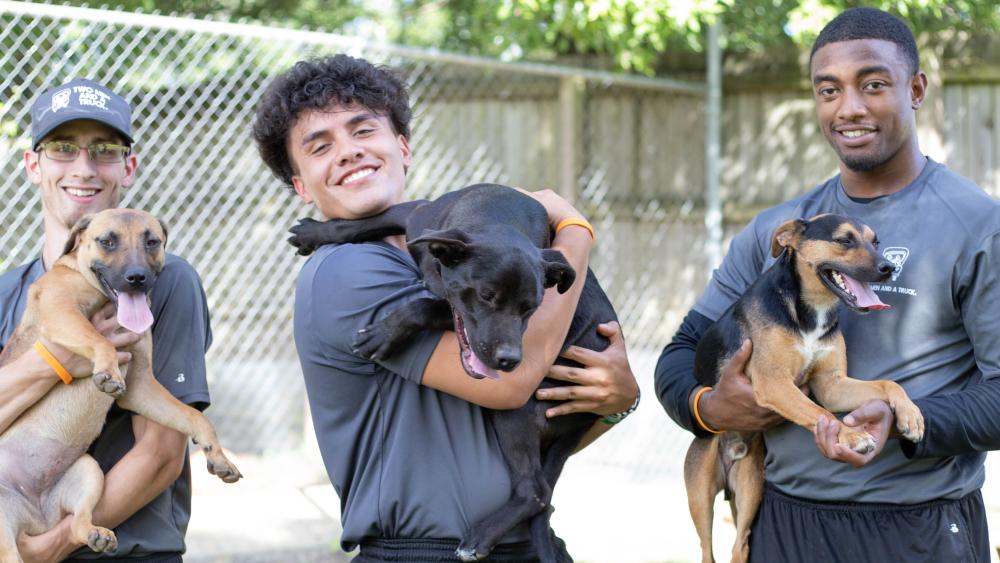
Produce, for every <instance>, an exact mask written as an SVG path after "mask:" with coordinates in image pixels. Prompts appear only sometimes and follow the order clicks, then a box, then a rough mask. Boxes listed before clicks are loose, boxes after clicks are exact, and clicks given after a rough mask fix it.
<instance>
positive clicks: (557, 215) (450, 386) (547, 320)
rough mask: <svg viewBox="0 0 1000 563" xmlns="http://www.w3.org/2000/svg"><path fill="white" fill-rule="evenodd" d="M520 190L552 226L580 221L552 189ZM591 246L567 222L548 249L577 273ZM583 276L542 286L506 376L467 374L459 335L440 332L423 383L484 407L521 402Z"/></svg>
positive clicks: (568, 317) (548, 356) (561, 329)
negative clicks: (560, 286)
mask: <svg viewBox="0 0 1000 563" xmlns="http://www.w3.org/2000/svg"><path fill="white" fill-rule="evenodd" d="M522 191H523V190H522ZM524 193H527V194H528V195H530V196H532V197H534V198H535V199H536V200H537V201H538V202H539V203H541V204H542V205H543V206H544V207H545V210H546V212H547V213H548V217H549V222H550V224H551V225H553V226H555V225H558V224H559V223H561V222H562V221H563V220H565V219H583V215H582V214H581V213H580V212H579V211H577V210H576V209H575V208H574V207H573V206H572V205H570V204H569V202H567V201H566V200H565V199H563V198H562V197H560V196H559V195H558V194H556V193H555V192H552V191H551V190H542V191H539V192H524ZM592 245H593V238H592V237H591V235H590V233H589V231H587V230H586V229H584V228H582V227H578V226H570V227H567V228H563V229H562V230H561V231H559V233H557V234H556V236H555V238H554V240H553V241H552V245H551V248H552V249H554V250H558V251H560V252H562V254H563V255H564V256H565V257H566V259H567V261H568V262H569V264H570V265H571V266H572V267H573V269H574V270H575V271H576V272H586V271H587V264H588V256H589V253H590V248H591V246H592ZM585 278H586V276H583V275H579V274H578V275H577V276H576V280H575V281H574V283H573V285H572V286H571V287H570V289H569V290H568V291H566V292H565V293H562V294H560V293H558V292H557V291H556V289H555V288H549V289H548V290H546V292H545V297H544V298H543V299H542V304H541V306H540V307H539V308H538V310H536V311H535V313H534V314H533V315H532V316H531V319H530V320H529V321H528V328H527V330H526V331H525V333H524V338H523V342H524V351H523V360H522V362H521V364H520V365H519V366H518V367H517V368H516V369H515V370H514V371H512V372H511V373H510V374H507V375H504V376H503V377H501V378H500V379H498V380H476V379H472V378H470V377H469V376H468V374H466V373H465V370H464V369H463V368H462V367H461V362H460V361H459V354H460V351H459V345H458V338H457V335H456V334H455V333H454V332H452V331H444V333H443V334H442V336H441V340H440V341H439V343H438V346H437V348H435V350H434V352H433V354H432V355H431V357H430V360H429V361H428V362H427V366H426V367H425V369H424V374H423V379H422V383H423V384H424V385H427V386H428V387H431V388H434V389H437V390H438V391H443V392H445V393H448V394H450V395H454V396H456V397H459V398H461V399H464V400H466V401H469V402H471V403H475V404H477V405H480V406H483V407H487V408H492V409H511V408H518V407H520V406H522V405H524V403H526V402H527V401H528V399H530V398H531V395H532V393H534V392H535V390H536V389H537V388H538V385H539V383H541V381H542V379H543V378H544V377H545V375H546V374H547V373H548V371H549V368H550V366H552V364H553V363H554V362H555V360H556V358H557V357H558V355H559V353H560V351H561V350H562V347H563V345H564V343H565V339H566V334H567V333H568V332H569V327H570V323H571V322H572V320H573V314H574V312H575V311H576V305H577V302H578V301H579V299H580V293H581V291H582V289H583V284H584V280H585Z"/></svg>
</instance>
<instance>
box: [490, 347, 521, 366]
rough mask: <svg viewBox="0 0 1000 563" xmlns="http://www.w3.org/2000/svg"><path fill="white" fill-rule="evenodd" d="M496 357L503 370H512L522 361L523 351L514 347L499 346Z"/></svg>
mask: <svg viewBox="0 0 1000 563" xmlns="http://www.w3.org/2000/svg"><path fill="white" fill-rule="evenodd" d="M494 358H495V359H496V361H497V367H498V368H500V369H501V370H502V371H511V370H513V369H514V368H516V367H517V366H518V365H519V364H520V363H521V351H520V350H517V349H515V348H513V347H506V346H503V347H498V348H497V350H496V353H495V354H494Z"/></svg>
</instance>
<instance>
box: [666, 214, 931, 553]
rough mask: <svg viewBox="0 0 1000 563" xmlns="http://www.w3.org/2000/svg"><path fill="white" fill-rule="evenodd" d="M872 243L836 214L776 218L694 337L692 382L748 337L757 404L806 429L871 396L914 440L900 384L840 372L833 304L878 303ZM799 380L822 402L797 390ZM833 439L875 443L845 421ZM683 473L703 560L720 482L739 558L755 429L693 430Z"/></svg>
mask: <svg viewBox="0 0 1000 563" xmlns="http://www.w3.org/2000/svg"><path fill="white" fill-rule="evenodd" d="M876 244H877V239H876V236H875V233H874V232H873V231H872V230H871V229H870V228H869V227H867V226H866V225H862V224H860V223H858V222H857V221H854V220H851V219H849V218H847V217H843V216H838V215H819V216H816V217H813V218H812V219H809V220H802V219H798V220H793V221H788V222H786V223H784V224H782V225H781V226H780V227H778V229H777V231H775V233H774V238H773V240H772V243H771V254H772V255H773V256H776V257H778V260H777V262H775V264H774V265H773V266H771V267H770V268H769V269H768V270H767V271H765V272H764V273H763V274H761V276H760V277H759V278H758V279H757V280H756V281H755V282H754V283H753V285H751V286H750V288H749V289H748V290H747V291H746V293H744V294H743V296H742V297H740V299H739V300H737V301H736V303H734V304H733V306H732V307H730V308H729V309H728V310H727V311H726V312H725V313H724V314H723V315H722V317H720V318H719V320H717V321H716V322H715V323H714V324H713V325H712V326H711V327H710V328H709V330H708V331H707V332H706V333H705V335H704V337H702V339H701V340H700V341H699V343H698V349H697V352H696V356H695V371H696V374H697V377H698V380H699V382H700V383H701V384H702V385H709V386H711V385H715V383H716V382H717V381H718V379H719V372H720V369H721V368H722V366H723V365H725V364H726V362H727V361H728V360H729V359H730V358H731V357H732V356H733V354H735V353H736V351H737V350H738V349H739V348H740V346H741V344H742V343H743V341H744V340H745V339H748V338H749V339H750V340H751V342H752V343H753V354H752V356H751V358H750V360H749V362H748V363H747V366H746V374H747V376H748V377H749V378H750V380H751V383H752V384H753V390H754V396H755V398H756V400H757V403H758V404H760V405H761V406H764V407H767V408H769V409H771V410H773V411H775V412H777V413H778V414H780V415H781V416H783V417H785V418H786V419H788V420H790V421H792V422H794V423H796V424H798V425H800V426H803V427H805V428H808V429H809V430H813V429H814V428H815V425H816V422H817V421H818V420H819V419H820V418H821V417H826V418H827V419H830V420H834V416H833V415H832V414H830V411H834V412H848V411H852V410H854V409H855V408H857V407H859V406H860V405H862V404H863V403H865V402H866V401H869V400H871V399H881V400H883V401H886V402H887V403H889V405H891V407H892V408H893V410H894V411H895V413H896V426H897V428H898V429H899V431H900V432H901V433H902V434H903V435H904V436H905V437H907V438H908V439H910V440H919V439H920V438H921V437H922V436H923V432H924V421H923V417H922V416H921V414H920V410H919V409H918V408H917V407H916V405H914V404H913V402H912V401H910V399H909V397H907V396H906V392H904V391H903V389H902V387H900V386H899V385H898V384H896V383H893V382H891V381H860V380H855V379H849V378H848V377H847V355H846V350H845V349H844V337H843V335H842V334H841V332H840V330H839V327H838V324H837V308H838V304H839V303H843V304H845V305H846V306H847V307H849V308H850V309H853V310H855V311H858V312H867V311H869V310H873V309H885V308H888V306H887V305H885V304H883V303H882V302H881V301H880V300H879V298H878V296H876V295H875V293H874V292H873V291H872V290H871V288H870V287H869V286H868V282H876V281H884V280H885V279H887V278H888V277H889V276H890V275H891V273H892V270H893V265H892V263H891V262H889V261H888V260H886V259H884V258H882V257H880V256H879V255H878V253H877V252H876V251H875V245H876ZM803 384H808V386H809V389H810V390H811V392H812V394H813V396H815V398H816V400H817V401H818V402H819V403H820V405H823V406H822V407H821V406H819V405H817V404H816V403H814V402H813V401H812V400H810V399H809V397H807V396H806V395H805V394H803V393H802V392H801V391H800V390H799V386H801V385H803ZM824 407H825V408H824ZM828 409H829V410H828ZM839 442H840V443H842V444H845V445H847V446H848V447H850V448H851V449H852V450H854V451H856V452H861V453H868V452H870V451H872V450H873V449H874V447H875V440H874V438H873V437H872V436H871V435H870V434H868V433H867V432H864V431H858V430H853V429H850V428H848V427H846V426H841V428H840V434H839ZM684 481H685V485H686V487H687V494H688V506H689V508H690V510H691V516H692V518H693V519H694V524H695V528H696V529H697V530H698V537H699V538H700V540H701V548H702V561H703V563H710V562H712V561H714V559H713V557H712V519H713V504H714V499H715V496H716V495H717V494H718V493H719V491H720V490H723V489H725V490H726V493H727V497H728V498H729V499H730V503H731V507H732V509H733V513H734V518H735V520H736V545H735V546H734V547H733V554H732V560H733V561H746V560H747V558H748V557H749V537H750V525H751V523H752V522H753V519H754V516H755V515H756V513H757V509H758V507H759V506H760V501H761V497H762V495H763V489H764V448H763V440H762V437H761V436H760V434H758V433H737V432H724V433H722V434H719V435H716V436H714V437H712V438H695V440H694V442H692V444H691V446H690V448H689V449H688V453H687V458H686V459H685V462H684Z"/></svg>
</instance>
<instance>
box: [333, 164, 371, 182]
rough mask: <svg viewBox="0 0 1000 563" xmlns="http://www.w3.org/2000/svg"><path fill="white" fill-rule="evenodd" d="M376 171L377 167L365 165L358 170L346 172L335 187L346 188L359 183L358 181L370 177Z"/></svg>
mask: <svg viewBox="0 0 1000 563" xmlns="http://www.w3.org/2000/svg"><path fill="white" fill-rule="evenodd" d="M376 171H378V167H376V166H371V165H366V166H362V167H360V168H356V169H354V170H352V171H350V172H348V173H347V174H345V175H344V176H341V178H340V180H338V181H337V185H338V186H348V185H349V184H352V183H355V182H359V181H361V180H363V179H365V178H367V177H368V176H371V175H372V174H374V173H375V172H376Z"/></svg>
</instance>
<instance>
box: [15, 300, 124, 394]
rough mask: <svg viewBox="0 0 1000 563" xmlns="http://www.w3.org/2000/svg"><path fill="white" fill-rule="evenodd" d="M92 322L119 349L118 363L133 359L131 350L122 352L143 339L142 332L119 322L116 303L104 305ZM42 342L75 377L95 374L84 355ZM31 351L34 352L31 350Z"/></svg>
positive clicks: (92, 365) (44, 340)
mask: <svg viewBox="0 0 1000 563" xmlns="http://www.w3.org/2000/svg"><path fill="white" fill-rule="evenodd" d="M90 322H91V323H93V325H94V328H96V329H97V331H98V332H100V333H101V334H102V335H104V337H105V338H107V339H108V340H109V341H110V342H111V345H112V346H114V347H115V348H117V349H118V350H119V352H118V364H119V365H122V364H127V363H128V362H129V361H131V360H132V354H130V353H129V352H122V351H121V350H122V349H123V348H128V347H129V346H132V345H133V344H135V343H136V342H139V340H140V339H142V335H141V334H136V333H134V332H132V331H130V330H126V329H124V328H122V327H121V325H119V324H118V317H117V316H116V312H115V304H114V303H110V302H109V303H108V304H107V305H105V306H104V307H102V308H101V309H100V310H99V311H97V312H96V313H94V316H92V317H90ZM41 340H42V344H44V345H45V347H46V348H48V350H49V352H51V353H52V355H53V356H55V357H56V359H57V360H59V363H61V364H62V365H63V367H64V368H66V371H68V372H69V373H70V375H72V376H73V377H90V376H91V375H93V374H94V364H93V363H92V362H91V361H90V360H88V359H87V358H84V357H83V356H78V355H76V354H74V353H73V352H70V351H69V350H67V349H66V348H63V347H62V346H59V345H58V344H54V343H52V342H50V341H48V340H46V339H44V338H42V339H41ZM29 353H34V352H33V351H32V352H29Z"/></svg>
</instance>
